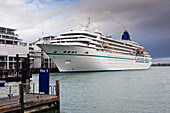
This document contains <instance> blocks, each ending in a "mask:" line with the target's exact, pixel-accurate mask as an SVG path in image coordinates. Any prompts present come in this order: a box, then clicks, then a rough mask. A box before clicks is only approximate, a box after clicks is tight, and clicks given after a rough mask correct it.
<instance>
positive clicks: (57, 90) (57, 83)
mask: <svg viewBox="0 0 170 113" xmlns="http://www.w3.org/2000/svg"><path fill="white" fill-rule="evenodd" d="M56 96H58V103H57V108H58V109H60V81H59V80H56Z"/></svg>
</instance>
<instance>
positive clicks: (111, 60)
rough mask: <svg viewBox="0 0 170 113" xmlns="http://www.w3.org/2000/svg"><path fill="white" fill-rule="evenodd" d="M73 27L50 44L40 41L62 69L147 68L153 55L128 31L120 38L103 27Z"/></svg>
mask: <svg viewBox="0 0 170 113" xmlns="http://www.w3.org/2000/svg"><path fill="white" fill-rule="evenodd" d="M87 27H89V26H86V28H85V29H82V30H71V31H69V32H65V33H62V34H61V35H60V36H58V37H56V38H55V39H54V40H53V41H51V42H50V44H39V45H38V46H39V47H40V48H42V49H43V50H44V51H45V52H46V53H47V54H48V55H49V56H50V57H51V59H52V60H53V61H54V62H55V64H56V66H57V67H58V69H59V71H60V72H86V71H115V70H135V69H148V68H149V67H150V66H151V64H152V58H151V56H150V55H149V54H148V52H146V51H145V49H144V47H142V46H140V45H139V44H138V43H136V42H134V41H131V37H130V35H129V33H128V31H124V33H123V35H122V39H121V40H117V39H112V35H108V36H105V35H104V34H103V33H102V32H101V31H99V30H95V31H90V30H88V29H87Z"/></svg>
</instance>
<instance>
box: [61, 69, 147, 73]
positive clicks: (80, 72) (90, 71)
mask: <svg viewBox="0 0 170 113" xmlns="http://www.w3.org/2000/svg"><path fill="white" fill-rule="evenodd" d="M133 70H144V69H124V70H89V71H60V73H82V72H84V73H85V72H109V71H110V72H111V71H133Z"/></svg>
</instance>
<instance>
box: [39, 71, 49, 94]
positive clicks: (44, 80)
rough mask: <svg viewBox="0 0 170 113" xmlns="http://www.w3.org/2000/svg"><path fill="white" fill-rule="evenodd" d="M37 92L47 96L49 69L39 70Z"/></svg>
mask: <svg viewBox="0 0 170 113" xmlns="http://www.w3.org/2000/svg"><path fill="white" fill-rule="evenodd" d="M39 92H45V93H46V94H49V68H40V69H39Z"/></svg>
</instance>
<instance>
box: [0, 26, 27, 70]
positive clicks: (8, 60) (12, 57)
mask: <svg viewBox="0 0 170 113" xmlns="http://www.w3.org/2000/svg"><path fill="white" fill-rule="evenodd" d="M15 32H16V29H12V28H7V27H0V69H15V66H16V54H19V58H20V59H19V62H20V66H21V62H22V59H23V58H26V57H27V54H29V46H28V44H27V43H23V42H22V40H21V39H20V38H18V37H19V35H18V34H15Z"/></svg>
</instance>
